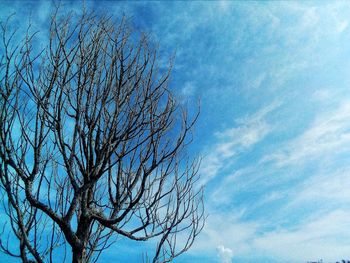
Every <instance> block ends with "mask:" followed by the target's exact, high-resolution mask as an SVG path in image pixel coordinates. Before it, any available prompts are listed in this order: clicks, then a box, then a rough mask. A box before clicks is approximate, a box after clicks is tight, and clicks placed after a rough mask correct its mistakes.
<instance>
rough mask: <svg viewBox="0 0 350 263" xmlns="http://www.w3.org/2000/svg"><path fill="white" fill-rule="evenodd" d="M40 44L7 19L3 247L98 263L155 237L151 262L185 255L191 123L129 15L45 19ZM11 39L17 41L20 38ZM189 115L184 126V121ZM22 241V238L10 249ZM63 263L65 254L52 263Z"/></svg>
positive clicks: (197, 227) (194, 202)
mask: <svg viewBox="0 0 350 263" xmlns="http://www.w3.org/2000/svg"><path fill="white" fill-rule="evenodd" d="M50 21H51V22H50V25H49V26H50V30H49V32H50V35H49V37H48V42H47V45H46V46H45V47H44V48H43V49H42V50H40V51H38V47H37V46H35V44H33V43H34V39H35V33H30V30H28V31H27V34H26V35H25V37H24V38H23V39H22V40H21V41H18V42H16V41H15V38H14V35H15V31H13V30H9V28H8V25H9V23H8V21H7V22H5V23H2V26H1V29H2V34H1V37H2V44H3V46H2V50H1V51H2V57H1V61H0V72H1V75H0V78H1V79H0V87H1V91H0V92H1V93H0V96H1V98H0V108H1V110H0V186H1V190H0V191H1V194H2V204H3V206H2V209H3V210H4V212H5V213H6V214H7V216H8V220H7V223H8V224H7V225H6V226H4V228H3V232H6V231H7V230H8V229H10V232H9V234H10V233H12V235H14V236H15V238H16V240H18V247H17V246H16V247H14V246H13V244H12V243H13V242H11V241H12V240H13V237H11V235H10V236H6V235H5V233H4V234H3V235H2V239H1V242H0V248H1V250H2V251H3V252H4V253H6V254H8V255H10V256H13V257H18V258H19V259H21V260H22V262H38V263H41V262H54V261H55V258H56V260H57V257H55V253H64V258H63V260H64V261H66V260H69V259H71V260H72V262H96V261H97V260H98V258H99V256H100V254H101V252H102V251H104V250H105V249H107V248H108V247H109V246H110V245H111V244H114V242H115V241H116V240H117V239H116V238H117V237H118V239H119V237H124V238H127V239H131V240H135V241H146V240H149V239H155V240H156V242H155V244H156V245H155V246H156V247H155V251H154V253H153V256H152V257H150V258H147V260H151V261H152V262H168V261H171V260H172V259H173V258H174V257H176V256H178V255H180V254H181V253H183V252H185V251H186V250H188V249H189V248H190V246H191V245H192V243H193V242H194V239H195V238H196V236H197V235H198V234H199V232H200V231H201V229H202V228H203V224H204V216H203V201H202V190H201V189H200V188H198V187H195V186H194V184H195V182H196V181H197V179H198V175H197V171H198V165H199V162H198V161H197V160H192V161H191V160H190V159H189V158H188V157H187V155H186V152H185V151H184V148H185V147H186V145H187V144H188V143H189V142H190V141H191V130H192V127H193V125H194V122H195V120H196V118H197V116H198V115H196V116H194V117H192V118H189V117H188V114H187V111H186V110H185V109H184V108H183V107H180V106H179V104H177V103H176V101H175V99H174V97H173V96H172V94H171V92H170V91H169V89H168V85H169V76H170V69H171V63H170V66H169V67H168V69H167V70H164V69H163V68H162V67H159V66H158V64H157V48H156V47H155V46H154V45H153V44H152V43H151V41H150V40H149V38H148V37H147V36H146V35H145V34H139V36H138V37H136V34H135V33H133V31H132V30H131V29H130V27H129V26H128V23H127V22H126V19H122V21H121V22H120V23H119V24H118V25H117V26H116V23H114V22H113V19H112V18H110V17H101V16H97V15H94V14H91V13H87V12H84V13H83V14H82V15H81V16H79V18H76V17H74V16H72V15H68V16H67V15H66V16H61V15H59V14H58V11H56V13H54V14H53V15H52V17H51V20H50ZM15 42H16V43H15ZM190 119H191V120H190ZM16 244H17V243H16ZM59 260H60V262H62V258H59Z"/></svg>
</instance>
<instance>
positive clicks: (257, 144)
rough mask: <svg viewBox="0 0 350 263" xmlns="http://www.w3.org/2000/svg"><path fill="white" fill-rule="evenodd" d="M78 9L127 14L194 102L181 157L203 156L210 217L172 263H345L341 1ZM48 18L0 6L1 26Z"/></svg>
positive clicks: (121, 249) (37, 9) (118, 256)
mask: <svg viewBox="0 0 350 263" xmlns="http://www.w3.org/2000/svg"><path fill="white" fill-rule="evenodd" d="M62 3H63V7H62V8H63V9H64V10H67V11H68V10H75V11H76V12H80V10H81V7H82V4H81V3H80V2H68V1H63V2H62ZM86 6H87V8H88V9H90V10H96V12H106V10H107V11H108V12H109V13H110V14H111V15H113V16H115V17H120V16H121V15H122V14H125V15H126V16H128V17H130V18H131V21H132V24H133V26H134V27H135V28H136V29H137V30H140V31H145V32H148V33H150V34H151V36H152V38H154V39H155V41H157V42H159V46H160V55H161V58H162V59H164V61H161V62H164V63H166V61H167V60H168V58H169V57H170V56H172V54H174V53H176V58H175V66H174V70H173V73H172V82H171V88H172V90H173V92H174V93H175V94H176V96H177V98H178V100H179V101H180V103H182V104H184V105H187V107H189V108H190V109H193V110H196V107H197V102H198V100H200V105H201V114H200V118H199V120H198V122H197V125H196V128H195V133H194V135H195V137H194V141H193V143H192V145H191V146H190V148H189V150H188V151H189V153H190V155H193V156H202V157H203V161H202V166H201V169H200V173H201V182H200V183H201V184H204V185H205V199H206V201H205V204H206V210H207V213H208V219H207V223H206V226H205V228H204V229H203V231H202V233H201V235H200V236H199V237H198V239H197V241H196V242H195V244H194V246H193V247H192V249H191V250H190V251H189V252H188V253H187V254H185V255H183V256H180V257H179V258H178V259H176V260H175V261H174V262H177V263H185V262H204V263H206V262H208V263H209V262H210V263H211V262H221V263H231V262H234V263H241V262H262V263H263V262H306V261H311V260H315V261H316V260H318V259H323V262H335V261H337V260H341V259H350V192H349V188H350V162H349V161H350V44H349V43H350V27H349V20H350V3H349V2H340V1H339V2H331V1H329V2H327V1H319V2H313V1H305V2H289V1H286V2H275V1H272V2H265V1H263V2H253V1H247V2H225V1H218V2H200V1H194V2H184V1H181V2H172V1H169V2H156V1H150V2H112V1H106V2H103V1H98V2H97V1H96V2H92V1H87V2H86ZM51 10H52V5H51V4H50V1H41V2H40V1H35V2H34V1H33V2H30V1H25V2H10V1H8V2H7V1H2V2H1V1H0V18H1V19H4V18H6V17H7V16H8V15H10V14H11V13H13V12H16V16H15V17H14V21H15V22H16V23H17V26H18V27H23V28H24V27H25V26H26V25H27V22H28V20H29V17H31V21H32V23H33V27H34V28H36V29H38V30H41V31H42V32H45V30H46V31H47V21H48V18H49V14H50V12H51ZM0 220H1V221H3V220H6V219H4V218H1V219H0ZM138 246H140V249H137V248H138ZM151 247H152V246H151V244H150V245H145V244H140V245H139V244H135V243H130V242H125V241H123V242H120V244H118V243H117V244H116V245H115V247H113V248H111V249H110V250H108V252H106V253H105V254H104V255H103V257H102V258H101V262H126V258H128V260H129V261H128V262H138V259H139V258H140V251H141V250H143V251H147V249H149V248H151ZM4 260H8V261H6V262H16V261H10V260H9V259H8V258H5V256H4V255H2V254H0V262H5V261H4ZM130 260H131V261H130Z"/></svg>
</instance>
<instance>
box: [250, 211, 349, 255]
mask: <svg viewBox="0 0 350 263" xmlns="http://www.w3.org/2000/svg"><path fill="white" fill-rule="evenodd" d="M349 216H350V211H342V210H336V211H333V212H331V213H329V214H325V215H320V216H319V217H313V218H309V219H308V220H306V221H305V222H303V223H302V224H300V225H298V226H296V227H294V228H293V229H290V230H287V229H278V230H275V231H272V232H269V233H267V234H265V235H263V236H262V237H257V238H256V239H255V240H254V248H255V249H256V250H260V251H263V252H265V253H267V254H269V255H273V256H275V257H277V258H280V259H281V260H283V262H303V261H304V262H306V261H310V260H316V259H320V258H322V259H323V260H324V261H325V262H329V261H333V262H334V261H336V260H339V259H340V258H347V257H349V252H350V250H349V246H348V243H347V240H349V236H350V222H349V220H348V218H349Z"/></svg>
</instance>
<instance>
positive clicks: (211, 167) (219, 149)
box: [200, 102, 280, 184]
mask: <svg viewBox="0 0 350 263" xmlns="http://www.w3.org/2000/svg"><path fill="white" fill-rule="evenodd" d="M279 106H280V103H276V102H274V103H272V104H270V105H268V106H266V107H264V108H262V109H260V110H259V111H257V112H256V113H254V114H252V115H249V116H246V117H244V118H239V119H237V120H236V121H235V122H236V124H237V126H236V127H234V128H229V129H226V130H224V131H221V132H217V133H216V134H215V135H216V138H217V139H218V141H219V142H218V143H216V144H215V145H214V146H213V147H212V148H211V149H210V153H209V154H207V155H205V157H204V160H203V164H202V166H201V171H200V172H201V175H202V178H203V181H202V183H203V184H204V183H207V182H208V181H210V180H211V179H213V178H214V177H215V176H216V175H217V174H218V172H219V171H220V170H221V169H222V168H223V167H224V166H227V165H229V164H230V163H231V162H232V158H233V157H234V156H235V155H236V153H238V152H243V151H245V150H247V149H249V148H251V147H252V146H253V145H255V144H256V143H258V142H259V141H261V140H262V139H264V137H265V136H266V135H267V134H268V133H269V132H270V131H271V126H270V125H269V124H268V122H267V121H266V116H267V115H268V114H269V113H270V112H272V111H274V110H275V109H276V108H277V107H279Z"/></svg>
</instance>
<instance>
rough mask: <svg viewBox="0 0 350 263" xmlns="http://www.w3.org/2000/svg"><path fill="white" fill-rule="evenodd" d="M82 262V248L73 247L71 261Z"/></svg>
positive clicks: (74, 262) (73, 262)
mask: <svg viewBox="0 0 350 263" xmlns="http://www.w3.org/2000/svg"><path fill="white" fill-rule="evenodd" d="M83 262H84V252H83V249H74V248H73V258H72V263H83Z"/></svg>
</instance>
